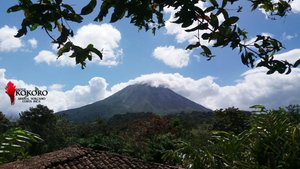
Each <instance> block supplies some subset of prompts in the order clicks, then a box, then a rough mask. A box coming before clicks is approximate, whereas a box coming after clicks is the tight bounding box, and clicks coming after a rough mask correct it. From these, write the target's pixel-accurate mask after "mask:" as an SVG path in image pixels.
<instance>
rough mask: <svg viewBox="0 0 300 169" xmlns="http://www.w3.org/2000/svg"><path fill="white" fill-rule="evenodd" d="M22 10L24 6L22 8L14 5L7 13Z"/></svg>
mask: <svg viewBox="0 0 300 169" xmlns="http://www.w3.org/2000/svg"><path fill="white" fill-rule="evenodd" d="M22 9H23V8H22V6H20V5H14V6H12V7H10V8H8V9H7V11H6V12H7V13H11V12H16V11H20V10H22Z"/></svg>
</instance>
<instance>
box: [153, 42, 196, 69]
mask: <svg viewBox="0 0 300 169" xmlns="http://www.w3.org/2000/svg"><path fill="white" fill-rule="evenodd" d="M190 53H191V52H190V51H187V50H184V49H178V48H175V47H174V46H160V47H157V48H155V49H154V51H153V56H154V58H156V59H158V60H161V61H163V62H164V63H165V64H166V65H168V66H171V67H175V68H182V67H185V66H187V65H188V63H189V56H190Z"/></svg>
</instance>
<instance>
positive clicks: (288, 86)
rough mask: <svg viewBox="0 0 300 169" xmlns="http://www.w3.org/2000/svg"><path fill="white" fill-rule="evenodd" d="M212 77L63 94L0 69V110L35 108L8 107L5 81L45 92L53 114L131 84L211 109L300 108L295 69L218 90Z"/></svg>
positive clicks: (95, 86)
mask: <svg viewBox="0 0 300 169" xmlns="http://www.w3.org/2000/svg"><path fill="white" fill-rule="evenodd" d="M276 58H281V59H282V60H288V61H291V62H292V61H294V60H297V59H299V58H300V49H294V50H291V51H288V52H286V53H282V54H280V55H276ZM215 79H216V78H215V77H211V76H206V77H203V78H199V79H193V78H190V77H184V76H182V75H181V74H179V73H152V74H146V75H141V76H139V77H137V78H135V79H132V80H129V81H127V82H123V83H119V84H116V85H114V86H112V87H111V88H110V89H109V88H108V83H107V82H106V80H105V79H104V78H101V77H94V78H92V79H91V80H89V82H88V83H87V84H86V85H77V86H74V87H73V88H71V89H70V90H66V91H64V90H63V86H62V85H60V84H53V85H51V86H48V87H47V86H36V85H34V84H28V83H26V82H24V81H22V80H17V79H8V78H6V77H5V69H0V89H2V90H0V91H1V92H0V100H1V102H0V107H1V111H3V112H4V113H5V114H8V116H10V115H12V114H15V115H16V114H17V113H19V112H20V111H24V110H27V109H28V108H29V107H32V106H35V104H27V103H26V104H25V103H22V102H16V103H15V105H13V106H11V105H10V101H9V98H8V96H7V95H6V93H5V91H4V89H5V86H6V84H7V82H8V81H13V82H14V83H15V85H16V86H17V87H18V88H28V89H34V88H35V87H38V88H39V89H47V90H48V91H49V94H48V96H47V98H46V100H45V101H43V102H42V104H44V105H47V106H48V107H49V108H50V109H54V110H55V111H60V110H66V109H71V108H76V107H80V106H84V105H86V104H90V103H93V102H95V101H99V100H101V99H104V98H106V97H108V96H110V95H111V94H113V93H115V92H117V91H119V90H121V89H123V88H124V87H126V86H128V85H132V84H150V85H152V86H165V87H168V88H170V89H172V90H174V91H175V92H177V93H179V94H181V95H183V96H185V97H187V98H189V99H191V100H193V101H195V102H197V103H199V104H202V105H203V106H206V107H208V108H211V109H217V108H227V107H231V106H235V107H238V108H240V109H248V108H249V106H252V105H254V104H263V105H265V106H267V107H268V108H278V107H279V106H287V105H289V104H300V97H299V96H300V90H299V81H300V68H294V69H293V71H292V73H290V74H289V75H281V74H278V73H274V74H272V75H266V70H265V69H264V68H255V69H251V70H248V71H246V72H245V73H243V74H242V75H241V78H240V79H238V80H237V81H236V83H235V84H232V85H227V86H221V85H220V84H218V83H217V82H216V80H215Z"/></svg>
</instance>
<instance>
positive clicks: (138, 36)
mask: <svg viewBox="0 0 300 169" xmlns="http://www.w3.org/2000/svg"><path fill="white" fill-rule="evenodd" d="M16 2H17V1H5V2H4V1H3V2H1V3H0V99H1V100H0V110H1V111H3V112H4V113H6V114H16V113H18V112H20V111H24V110H26V109H28V107H30V106H35V105H34V104H28V103H26V104H25V103H22V102H16V104H15V105H13V106H11V105H10V104H9V98H8V97H7V96H6V94H5V86H6V84H7V82H8V81H13V82H14V83H15V84H16V86H17V87H24V88H34V87H39V88H42V89H47V90H49V95H48V96H47V99H46V101H44V102H43V103H42V104H45V105H47V106H48V107H50V108H52V109H54V110H55V111H59V110H64V109H69V108H74V107H79V106H83V105H85V104H89V103H92V102H95V101H98V100H101V99H104V98H106V97H108V96H109V95H111V94H113V93H115V92H116V91H118V90H120V89H122V88H124V87H126V86H127V85H130V84H135V83H148V84H150V85H153V86H166V87H169V88H171V89H173V90H174V91H176V92H178V93H179V94H181V95H183V96H185V97H188V98H189V99H191V100H193V101H195V102H197V103H200V104H202V105H204V106H206V107H208V108H212V109H216V108H226V107H229V106H235V107H239V108H241V109H247V108H248V107H249V106H251V105H253V104H265V105H266V106H268V107H279V106H285V105H288V104H300V98H299V95H300V92H299V89H298V88H299V80H300V70H299V68H296V69H294V71H293V72H292V73H291V74H290V75H278V74H274V75H271V76H267V75H265V70H264V69H257V68H256V69H249V68H247V67H246V66H244V65H242V63H241V60H240V56H239V54H238V52H237V51H232V50H231V49H229V48H218V49H217V48H214V49H212V51H213V53H214V54H215V55H216V57H215V58H214V59H212V60H211V61H206V58H203V57H201V56H199V53H200V50H193V51H186V50H184V48H185V47H186V46H187V45H188V44H189V42H191V41H193V40H194V38H193V35H194V34H188V33H186V32H185V31H184V30H182V29H181V28H180V26H179V25H176V24H172V23H170V21H171V20H172V14H173V13H174V10H173V9H165V12H166V14H167V15H166V17H165V20H166V21H167V22H166V27H164V28H162V29H160V30H159V31H158V32H157V33H156V35H155V36H154V35H153V34H151V32H144V31H138V29H137V28H136V27H134V26H132V25H130V24H129V20H127V19H125V20H122V21H120V22H117V23H114V24H110V23H108V22H107V21H105V22H103V23H96V22H93V17H94V16H96V13H95V14H94V15H93V14H92V16H90V17H88V18H86V19H85V20H84V22H83V23H81V24H72V23H69V24H70V25H71V27H72V28H73V30H74V32H75V36H74V37H73V38H72V40H73V42H75V43H76V44H78V45H83V46H84V45H86V44H87V43H90V42H92V43H94V44H95V45H96V47H99V48H100V49H102V48H103V49H104V60H102V61H100V60H97V59H94V61H93V62H90V63H88V65H87V67H86V68H85V69H84V70H82V69H81V68H80V66H79V65H75V64H74V63H73V60H70V59H69V58H68V56H62V57H61V58H59V59H58V60H57V59H56V55H55V53H56V48H55V46H53V45H52V44H51V43H50V42H51V39H50V38H49V37H48V36H47V35H46V33H45V32H43V31H42V30H41V29H38V30H36V31H34V32H28V34H27V35H26V36H25V37H22V38H20V39H16V38H14V37H13V35H14V34H15V33H16V31H17V29H18V28H20V24H21V21H22V20H21V17H22V15H23V14H22V13H21V12H20V13H12V14H7V13H6V9H7V8H8V7H10V6H12V5H14V4H15V3H16ZM76 3H77V2H76ZM245 4H246V5H247V1H243V2H242V4H241V5H245ZM83 5H84V4H80V3H78V4H76V5H75V6H74V7H75V8H80V7H82V6H83ZM199 5H200V6H205V4H199ZM292 7H293V10H292V12H291V13H290V14H289V15H288V16H287V17H284V18H281V19H278V20H270V19H268V18H267V17H266V14H265V13H264V12H263V11H256V12H251V11H250V9H248V8H247V7H246V8H244V10H243V12H242V13H239V14H238V16H239V17H240V21H239V23H238V24H239V27H241V28H245V29H246V30H247V31H248V33H249V34H248V37H249V40H250V39H251V38H253V37H255V35H257V34H266V35H269V36H272V37H274V38H277V39H279V40H280V41H282V42H283V43H284V46H285V48H286V49H285V50H283V51H282V52H281V54H279V55H278V57H282V58H284V59H288V60H292V61H293V60H296V59H299V58H300V43H299V38H300V37H299V36H300V24H299V22H298V20H299V15H300V2H299V1H297V0H296V1H295V2H293V4H292ZM96 9H97V7H96ZM53 35H54V36H55V33H53ZM95 58H96V57H95Z"/></svg>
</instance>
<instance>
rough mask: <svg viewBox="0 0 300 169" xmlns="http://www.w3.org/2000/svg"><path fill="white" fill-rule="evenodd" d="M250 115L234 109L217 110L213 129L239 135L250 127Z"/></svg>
mask: <svg viewBox="0 0 300 169" xmlns="http://www.w3.org/2000/svg"><path fill="white" fill-rule="evenodd" d="M250 115H251V114H250V112H245V111H241V110H239V109H238V108H234V107H230V108H227V109H225V110H223V109H220V110H215V111H214V116H215V117H214V121H213V126H212V129H213V130H220V131H226V132H233V133H235V134H239V133H241V132H243V131H244V130H246V129H248V128H249V127H250V121H249V120H250Z"/></svg>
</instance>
